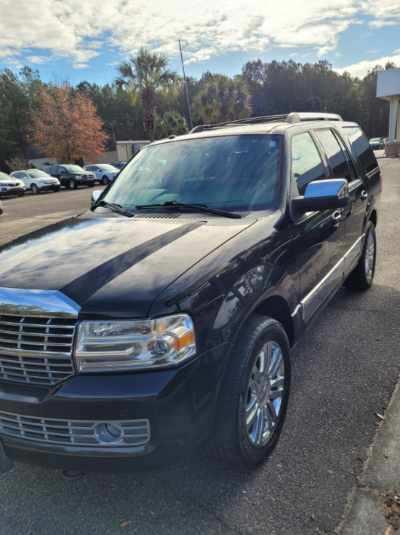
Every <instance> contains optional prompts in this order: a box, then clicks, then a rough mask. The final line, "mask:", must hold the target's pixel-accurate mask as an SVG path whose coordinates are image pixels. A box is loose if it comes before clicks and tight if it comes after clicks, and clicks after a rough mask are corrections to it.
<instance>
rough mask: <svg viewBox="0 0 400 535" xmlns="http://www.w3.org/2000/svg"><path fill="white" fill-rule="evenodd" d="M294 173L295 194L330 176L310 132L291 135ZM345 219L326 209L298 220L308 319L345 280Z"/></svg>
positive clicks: (298, 256)
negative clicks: (343, 245) (343, 248)
mask: <svg viewBox="0 0 400 535" xmlns="http://www.w3.org/2000/svg"><path fill="white" fill-rule="evenodd" d="M291 173H292V194H293V195H302V194H303V193H304V191H305V188H306V186H307V184H308V183H309V182H311V181H313V180H318V179H326V178H328V168H327V165H326V161H325V158H324V156H323V153H322V152H321V149H320V147H319V145H318V143H316V141H315V139H314V138H313V136H312V135H311V134H310V133H308V132H302V133H300V134H296V135H294V136H293V137H292V139H291ZM344 222H345V219H344V217H343V214H342V213H341V212H340V211H338V210H323V211H320V212H310V213H306V214H304V215H303V216H302V217H301V218H299V220H298V221H297V222H296V223H295V225H296V229H297V232H298V238H297V246H296V267H297V273H298V277H299V278H298V287H299V295H300V304H301V306H302V314H303V319H304V321H305V322H306V323H307V322H308V321H309V320H310V319H311V318H312V317H313V316H314V314H315V313H316V312H317V310H318V309H319V308H321V307H322V306H323V305H324V303H325V302H326V301H327V300H328V299H329V298H330V297H331V295H332V294H333V293H334V292H335V291H336V290H337V289H338V287H339V286H340V285H341V284H342V282H343V264H342V262H341V254H342V241H343V236H344V233H345V230H344Z"/></svg>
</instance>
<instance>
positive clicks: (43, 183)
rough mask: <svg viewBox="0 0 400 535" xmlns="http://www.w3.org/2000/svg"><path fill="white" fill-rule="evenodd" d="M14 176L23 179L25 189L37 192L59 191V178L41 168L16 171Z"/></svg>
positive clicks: (12, 174)
mask: <svg viewBox="0 0 400 535" xmlns="http://www.w3.org/2000/svg"><path fill="white" fill-rule="evenodd" d="M11 176H12V177H15V178H18V179H19V180H22V182H23V183H24V185H25V189H27V190H30V191H31V192H32V193H34V194H37V193H41V192H42V191H59V189H60V181H59V180H58V178H55V177H53V176H50V175H49V174H48V173H46V172H45V171H41V170H40V169H26V170H23V171H14V172H13V173H11Z"/></svg>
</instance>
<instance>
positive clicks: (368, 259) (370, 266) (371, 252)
mask: <svg viewBox="0 0 400 535" xmlns="http://www.w3.org/2000/svg"><path fill="white" fill-rule="evenodd" d="M375 248H376V245H375V237H374V235H373V233H372V232H369V233H368V237H367V243H366V244H365V265H364V268H365V276H366V278H367V280H368V282H371V281H372V278H373V276H374V269H375Z"/></svg>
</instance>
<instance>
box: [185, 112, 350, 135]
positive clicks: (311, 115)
mask: <svg viewBox="0 0 400 535" xmlns="http://www.w3.org/2000/svg"><path fill="white" fill-rule="evenodd" d="M274 121H281V122H288V123H300V122H303V121H343V119H342V117H341V116H340V115H338V114H337V113H325V112H292V113H283V114H279V115H261V116H259V117H246V118H244V119H236V120H234V121H225V122H223V123H214V124H200V125H198V126H195V127H194V128H192V130H191V131H190V133H191V134H195V133H198V132H203V131H205V130H212V129H214V128H222V127H224V126H241V125H245V124H257V123H270V122H274Z"/></svg>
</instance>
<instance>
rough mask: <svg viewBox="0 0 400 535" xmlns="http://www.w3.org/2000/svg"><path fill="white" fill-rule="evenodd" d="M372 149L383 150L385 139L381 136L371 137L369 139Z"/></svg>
mask: <svg viewBox="0 0 400 535" xmlns="http://www.w3.org/2000/svg"><path fill="white" fill-rule="evenodd" d="M369 144H370V145H371V149H372V150H383V149H384V148H385V140H384V138H383V137H373V138H371V139H370V140H369Z"/></svg>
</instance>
